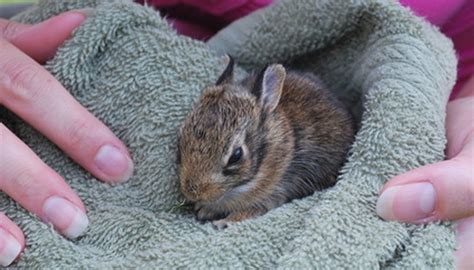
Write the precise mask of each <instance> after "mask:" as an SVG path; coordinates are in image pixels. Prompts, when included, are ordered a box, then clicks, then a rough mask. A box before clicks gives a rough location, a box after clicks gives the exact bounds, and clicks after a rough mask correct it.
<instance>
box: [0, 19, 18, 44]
mask: <svg viewBox="0 0 474 270" xmlns="http://www.w3.org/2000/svg"><path fill="white" fill-rule="evenodd" d="M18 30H19V25H18V24H17V23H16V22H13V21H9V20H4V19H2V20H1V21H0V37H3V38H5V39H12V38H13V37H14V36H15V35H16V33H18Z"/></svg>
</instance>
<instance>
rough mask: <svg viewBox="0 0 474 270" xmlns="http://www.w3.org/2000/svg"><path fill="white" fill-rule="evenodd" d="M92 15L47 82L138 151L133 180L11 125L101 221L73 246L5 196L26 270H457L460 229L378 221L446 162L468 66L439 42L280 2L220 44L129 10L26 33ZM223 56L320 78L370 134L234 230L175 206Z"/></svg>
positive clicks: (324, 4) (427, 31)
mask: <svg viewBox="0 0 474 270" xmlns="http://www.w3.org/2000/svg"><path fill="white" fill-rule="evenodd" d="M111 2H113V3H111ZM96 5H97V9H96V15H95V16H94V17H90V18H88V19H87V21H86V22H85V23H84V24H83V25H82V26H81V27H80V28H79V29H77V30H76V31H75V32H74V35H73V36H72V38H71V39H70V40H68V41H67V42H66V43H65V44H64V45H63V46H62V47H61V48H60V49H59V51H58V53H57V55H56V57H55V58H54V59H52V60H51V61H50V62H49V63H47V65H46V68H47V69H48V70H49V71H50V72H51V73H52V74H54V76H56V78H57V79H58V80H59V81H60V82H61V83H62V84H63V85H64V86H65V87H66V88H67V89H68V90H69V91H71V93H72V94H73V95H74V96H75V97H76V98H77V99H78V100H79V102H80V103H82V104H83V105H84V106H85V107H87V108H88V109H89V110H90V111H91V112H93V113H94V114H95V115H96V116H97V117H98V118H99V119H100V120H102V121H103V122H104V123H105V124H107V125H108V126H109V127H111V129H112V130H113V131H114V132H115V134H117V135H118V136H119V137H120V138H121V139H122V140H123V141H124V142H125V143H126V144H127V146H128V147H129V148H130V150H131V153H132V155H133V159H134V161H135V164H136V171H135V175H134V176H133V177H132V179H130V180H129V181H128V182H126V183H123V184H120V185H114V186H111V185H108V184H104V183H101V182H99V181H97V180H96V179H94V177H92V176H91V175H90V174H88V173H87V172H85V171H84V170H83V169H82V168H80V167H79V166H78V165H77V164H75V163H74V162H72V161H71V160H70V159H68V158H67V157H66V155H65V154H63V153H62V152H61V151H60V150H59V149H58V148H56V147H55V146H53V145H52V144H51V143H50V142H49V141H48V140H47V139H45V138H44V137H43V136H41V135H40V134H38V132H36V131H35V130H33V129H32V128H31V127H29V126H28V125H25V124H24V123H22V122H21V121H20V120H19V119H17V118H14V117H12V116H11V115H10V116H7V117H8V119H7V120H8V121H9V122H10V124H11V125H12V126H13V127H14V130H15V132H16V134H18V136H19V137H20V138H21V139H22V140H24V141H25V142H26V143H27V144H28V145H29V146H30V147H31V148H32V149H33V150H34V151H35V152H36V153H38V155H39V156H40V157H41V158H42V159H43V160H44V161H45V162H46V163H47V164H49V165H50V166H51V167H52V168H53V169H55V170H56V171H57V172H59V173H60V174H61V175H62V176H64V177H65V179H66V180H67V181H68V183H69V184H70V185H71V186H72V187H73V188H74V190H75V191H77V193H78V194H79V196H80V197H81V198H82V199H83V200H84V202H85V204H86V207H87V209H88V215H89V218H90V221H91V224H90V228H89V229H88V231H87V233H86V234H85V235H84V236H83V237H81V238H80V239H77V240H75V241H70V240H67V239H65V238H63V237H61V236H60V235H59V234H57V233H56V232H55V231H54V230H53V229H52V227H51V226H49V225H46V224H43V223H41V222H40V221H39V220H38V219H37V218H36V217H35V216H34V215H32V214H29V213H27V212H26V211H24V210H23V209H22V208H21V207H20V206H18V205H17V204H16V203H14V202H12V201H11V200H9V199H8V198H7V197H6V196H5V195H4V194H0V210H1V211H5V212H6V214H7V215H8V216H9V217H11V218H12V219H13V220H14V221H15V222H16V223H17V224H19V226H20V227H21V228H22V229H23V230H24V232H25V233H26V237H27V248H26V250H25V252H24V254H23V255H22V257H21V260H20V261H19V262H18V263H16V265H14V266H17V267H19V268H28V269H30V268H47V269H50V268H57V269H70V268H98V269H103V268H135V267H140V268H141V269H153V268H165V269H167V268H198V269H199V268H202V269H208V268H221V267H224V268H285V269H286V268H293V269H307V268H317V269H339V268H348V269H354V268H359V269H376V268H384V269H385V268H387V269H423V268H430V269H431V268H437V269H446V268H452V267H453V258H452V251H453V249H454V233H453V231H452V227H451V225H450V224H447V223H435V224H429V225H419V226H416V225H409V224H402V223H397V222H386V221H383V220H381V219H380V218H379V217H378V216H377V215H376V213H375V204H376V201H377V196H378V195H377V194H378V191H379V190H380V188H381V187H382V185H383V184H384V183H385V182H386V181H387V180H388V179H389V178H390V177H392V176H394V175H396V174H399V173H402V172H404V171H407V170H409V169H412V168H415V167H418V166H421V165H424V164H427V163H432V162H436V161H439V160H442V159H443V157H444V155H443V149H444V146H445V142H446V139H445V136H444V118H445V106H446V103H447V99H448V95H449V92H450V89H451V87H452V86H453V84H454V79H455V67H456V59H455V55H454V52H453V49H452V44H451V43H450V42H449V41H448V40H447V39H446V38H445V37H444V36H442V35H441V34H440V33H439V32H438V31H437V30H436V29H434V28H433V27H431V26H430V25H428V24H427V23H426V22H424V21H423V20H422V19H419V18H416V17H415V16H413V15H412V14H411V13H410V12H409V11H408V10H406V9H404V8H402V7H400V6H399V5H398V4H397V3H395V2H394V1H372V0H353V1H347V0H337V1H334V0H305V1H291V0H285V1H278V2H276V3H275V4H273V5H272V6H270V7H268V8H266V9H264V10H261V11H258V12H256V13H254V14H251V15H250V16H247V17H245V18H243V19H241V20H239V21H237V22H235V23H233V24H231V25H230V26H228V27H227V28H226V29H224V30H223V31H221V32H220V33H218V34H217V35H216V36H215V37H214V38H213V39H212V40H210V41H209V42H208V44H205V43H202V42H199V41H194V40H191V39H189V38H186V37H182V36H177V35H176V33H175V32H174V31H173V30H172V29H171V28H170V27H169V26H168V25H167V23H166V21H165V20H163V19H162V18H160V17H159V15H158V13H157V12H156V11H153V10H152V9H150V8H147V7H141V6H138V5H136V4H133V3H128V2H127V1H120V2H117V1H108V2H104V1H88V0H78V1H54V0H45V1H40V3H39V5H38V6H37V7H33V8H32V9H30V10H29V11H27V12H25V13H23V14H22V15H20V16H18V17H17V20H19V21H23V22H30V23H33V22H38V21H40V20H44V19H46V18H48V17H50V16H52V15H54V14H57V13H59V12H63V11H66V10H69V9H76V8H81V7H86V6H96ZM216 52H218V53H223V52H226V53H229V54H230V55H232V56H233V57H234V58H235V59H236V61H237V62H238V63H239V64H240V65H241V66H242V67H244V68H246V69H247V70H250V69H256V68H258V67H261V66H263V65H264V64H266V63H273V62H278V63H285V64H286V65H287V66H292V67H294V68H298V69H303V70H307V71H311V72H315V73H317V74H319V75H320V76H321V78H322V79H323V81H324V82H325V83H326V84H327V85H328V86H329V88H330V89H331V90H332V91H334V92H335V93H337V94H338V95H339V96H340V97H341V98H342V100H343V101H344V102H345V103H346V104H348V105H350V106H351V109H352V111H353V113H354V114H355V116H356V118H357V119H358V121H359V130H358V133H357V135H356V140H355V142H354V145H353V147H352V149H351V153H350V156H349V158H348V162H347V163H346V165H345V166H344V168H343V169H342V171H341V176H340V178H339V182H338V183H337V185H336V186H334V187H332V188H330V189H328V190H325V191H322V192H317V193H316V194H314V195H312V196H309V197H306V198H304V199H301V200H295V201H293V202H291V203H288V204H285V205H283V206H282V207H279V208H277V209H274V210H272V211H270V212H269V213H267V214H265V215H264V216H261V217H259V218H256V219H253V220H248V221H245V222H242V223H239V224H236V225H233V226H231V227H229V228H228V229H225V230H223V231H217V230H215V229H213V228H212V226H211V225H210V224H204V225H202V224H199V223H197V222H196V221H195V220H194V218H193V214H192V213H191V212H190V211H189V210H187V209H186V208H182V207H179V205H180V201H181V200H182V196H181V195H180V194H179V191H178V181H177V176H176V172H175V170H176V166H175V151H176V135H177V128H178V127H179V126H180V124H181V121H182V120H183V118H184V117H185V115H186V113H187V112H188V111H189V109H190V108H191V105H192V103H193V102H194V101H195V100H196V98H197V97H198V96H199V94H200V91H201V89H202V88H203V87H204V86H205V85H207V84H210V83H213V82H214V81H215V80H216V78H217V77H218V75H219V74H220V72H221V71H222V70H223V68H224V63H223V59H222V57H219V56H217V55H218V54H216ZM243 74H245V72H244V71H241V76H242V75H243ZM4 114H5V113H4ZM4 118H5V115H4Z"/></svg>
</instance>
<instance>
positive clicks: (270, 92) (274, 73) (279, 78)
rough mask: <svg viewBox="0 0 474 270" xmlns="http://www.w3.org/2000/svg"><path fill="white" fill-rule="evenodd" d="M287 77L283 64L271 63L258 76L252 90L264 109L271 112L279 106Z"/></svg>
mask: <svg viewBox="0 0 474 270" xmlns="http://www.w3.org/2000/svg"><path fill="white" fill-rule="evenodd" d="M285 78H286V70H285V68H284V67H283V66H282V65H270V66H268V67H266V68H265V69H264V70H262V72H260V74H259V75H258V76H257V79H256V81H255V85H254V87H253V88H252V90H251V92H252V94H254V95H255V97H256V98H257V100H258V101H259V103H260V106H262V108H263V110H264V111H266V112H268V113H271V112H273V110H275V108H276V107H277V105H278V103H279V102H280V96H281V93H282V91H283V84H284V82H285Z"/></svg>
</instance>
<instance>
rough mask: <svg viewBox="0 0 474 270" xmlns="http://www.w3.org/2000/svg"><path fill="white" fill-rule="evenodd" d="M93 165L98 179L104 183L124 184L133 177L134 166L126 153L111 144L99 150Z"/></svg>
mask: <svg viewBox="0 0 474 270" xmlns="http://www.w3.org/2000/svg"><path fill="white" fill-rule="evenodd" d="M94 164H95V166H96V167H97V168H98V169H99V171H100V172H99V173H98V176H99V178H100V179H102V180H103V181H106V182H113V183H121V182H125V181H127V180H128V179H129V178H130V177H131V176H132V175H133V170H134V164H133V161H132V159H131V157H130V155H129V154H128V152H125V150H122V149H119V148H118V147H117V146H115V145H112V144H105V145H103V146H101V147H100V148H99V150H98V151H97V153H96V155H95V157H94Z"/></svg>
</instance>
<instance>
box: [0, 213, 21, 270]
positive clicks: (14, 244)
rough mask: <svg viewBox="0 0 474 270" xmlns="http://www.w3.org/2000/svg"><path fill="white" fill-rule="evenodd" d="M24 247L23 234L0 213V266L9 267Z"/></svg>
mask: <svg viewBox="0 0 474 270" xmlns="http://www.w3.org/2000/svg"><path fill="white" fill-rule="evenodd" d="M24 247H25V237H24V235H23V232H22V231H21V230H20V229H19V228H18V227H17V226H16V224H14V223H13V222H12V221H11V220H9V219H8V218H7V217H6V216H5V215H4V214H3V213H0V265H2V266H4V267H6V266H8V265H10V264H11V263H12V262H13V261H14V260H15V259H16V258H17V257H18V256H19V255H20V253H21V251H22V250H23V248H24Z"/></svg>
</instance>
